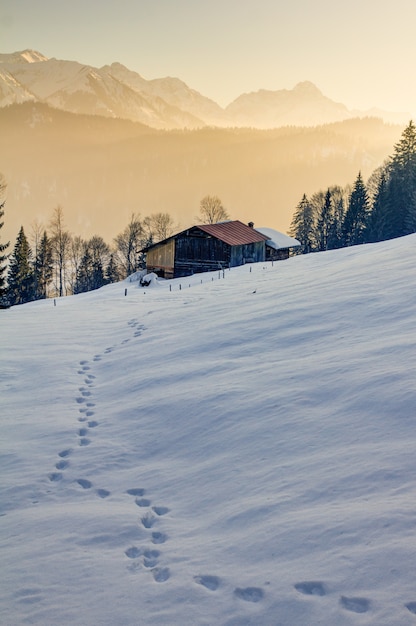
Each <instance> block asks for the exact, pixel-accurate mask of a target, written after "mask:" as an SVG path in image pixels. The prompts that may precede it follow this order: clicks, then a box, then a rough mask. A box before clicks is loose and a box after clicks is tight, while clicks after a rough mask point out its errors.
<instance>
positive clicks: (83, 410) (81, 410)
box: [78, 406, 88, 413]
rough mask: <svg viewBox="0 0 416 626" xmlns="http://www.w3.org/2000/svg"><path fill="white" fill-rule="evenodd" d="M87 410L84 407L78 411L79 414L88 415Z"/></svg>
mask: <svg viewBox="0 0 416 626" xmlns="http://www.w3.org/2000/svg"><path fill="white" fill-rule="evenodd" d="M87 410H88V409H87V408H86V407H85V406H83V407H82V409H78V411H79V413H86V412H87Z"/></svg>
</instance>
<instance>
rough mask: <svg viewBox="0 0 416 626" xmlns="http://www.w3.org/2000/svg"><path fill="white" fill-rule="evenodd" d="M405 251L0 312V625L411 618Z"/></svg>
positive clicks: (410, 299)
mask: <svg viewBox="0 0 416 626" xmlns="http://www.w3.org/2000/svg"><path fill="white" fill-rule="evenodd" d="M415 244H416V235H412V236H409V237H406V238H402V239H397V240H394V241H389V242H384V243H379V244H373V245H368V246H361V247H354V248H349V249H343V250H339V251H332V252H327V253H320V254H314V255H309V256H304V257H295V258H291V259H289V260H288V261H282V262H278V263H274V265H273V266H272V265H271V264H256V265H252V266H244V267H241V268H236V269H233V270H231V271H227V272H225V273H224V275H223V274H222V273H220V274H218V273H213V274H204V275H195V276H194V277H191V278H189V279H177V280H174V281H170V282H163V281H159V282H158V283H157V284H156V285H154V286H150V287H149V288H143V287H140V286H139V283H138V282H124V283H119V284H115V285H111V286H108V287H106V288H103V289H101V290H99V291H97V292H91V293H88V294H82V295H79V296H74V297H68V298H63V299H58V300H56V306H54V301H53V300H48V301H43V302H36V303H32V304H28V305H23V306H20V307H14V308H12V309H9V310H6V311H0V318H1V325H0V345H1V383H0V385H1V398H2V411H1V422H0V424H1V432H0V441H1V468H2V472H1V476H2V481H1V482H2V491H1V504H2V516H1V518H0V524H1V526H0V528H1V531H0V533H1V547H2V585H1V592H0V593H1V600H0V622H1V623H2V624H7V626H17V625H19V626H20V625H22V624H35V625H38V626H56V624H65V626H69V625H71V626H72V625H76V626H86V625H88V626H90V625H91V626H114V625H117V626H121V625H123V626H137V625H140V626H147V625H153V624H154V625H155V624H158V625H160V624H162V625H165V626H176V625H177V626H188V625H189V626H278V625H280V626H295V625H296V626H297V625H307V626H315V625H316V626H317V625H318V624H320V625H322V624H325V625H328V626H334V625H337V626H347V625H352V624H354V625H355V624H357V625H358V624H359V625H363V624H366V625H368V624H371V625H374V626H392V625H394V626H407V625H411V624H416V590H415V586H414V581H415V578H414V564H415V560H416V540H415V528H416V504H415V503H416V480H415V476H416V454H415V447H416V429H415V420H416V414H415V407H416V383H415V369H416V349H415V348H416V346H415V343H416V333H415V327H416V284H415V283H416V275H415V271H414V267H415ZM201 281H202V284H201ZM126 289H127V295H125V290H126Z"/></svg>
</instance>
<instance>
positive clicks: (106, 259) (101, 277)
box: [0, 175, 228, 307]
mask: <svg viewBox="0 0 416 626" xmlns="http://www.w3.org/2000/svg"><path fill="white" fill-rule="evenodd" d="M5 189H6V184H5V182H4V179H3V178H2V177H1V175H0V198H1V197H2V194H4V191H5ZM4 205H5V202H4V201H3V202H2V203H0V220H1V219H2V218H3V215H4ZM195 219H196V220H197V221H199V223H201V222H203V223H214V222H218V221H221V220H225V219H228V212H227V211H226V209H225V208H224V207H223V205H222V202H221V200H220V199H219V198H218V197H217V196H205V197H204V198H202V200H201V203H200V214H199V215H198V216H197V217H196V218H195ZM3 224H4V222H1V221H0V229H1V228H2V226H3ZM174 229H175V224H174V221H173V219H172V217H171V216H170V215H169V213H162V212H160V213H153V214H152V215H150V216H148V217H145V218H144V219H141V218H140V216H139V215H136V214H133V215H132V216H131V219H130V221H129V223H128V224H127V226H126V227H125V229H124V230H123V231H122V232H121V233H119V234H118V235H117V236H116V237H115V238H114V240H113V242H112V245H111V246H110V245H108V244H107V243H106V242H105V241H104V239H103V238H102V237H100V236H98V235H94V236H93V237H91V238H90V239H82V238H81V237H79V236H74V235H72V234H71V233H70V232H69V231H68V229H67V228H66V226H65V220H64V212H63V209H62V207H60V206H58V207H57V208H55V209H54V210H53V214H52V217H51V219H50V222H49V225H48V228H42V226H40V225H38V224H33V225H32V233H31V241H30V242H29V239H28V237H27V235H26V233H25V231H24V228H23V226H21V228H20V230H19V233H18V235H17V239H16V243H15V246H14V249H13V251H12V252H11V253H10V254H7V250H8V248H9V246H10V242H7V243H5V244H1V243H0V305H1V306H3V307H4V306H12V305H16V304H24V303H25V302H31V301H33V300H40V299H44V298H48V297H55V296H64V295H71V294H78V293H82V292H85V291H91V290H93V289H99V288H100V287H102V286H104V285H107V284H110V283H114V282H117V281H119V280H123V279H124V278H126V277H127V276H130V275H131V274H133V273H134V272H136V271H138V270H139V269H142V268H144V267H145V253H143V252H141V251H142V250H143V249H144V248H146V247H147V246H149V245H151V244H153V243H157V242H158V241H162V240H164V239H167V238H168V237H170V235H172V233H173V232H174ZM7 261H8V264H7Z"/></svg>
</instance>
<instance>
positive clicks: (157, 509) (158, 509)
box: [152, 506, 170, 515]
mask: <svg viewBox="0 0 416 626" xmlns="http://www.w3.org/2000/svg"><path fill="white" fill-rule="evenodd" d="M169 510H170V509H168V507H167V506H152V511H154V512H155V513H156V515H166V513H169Z"/></svg>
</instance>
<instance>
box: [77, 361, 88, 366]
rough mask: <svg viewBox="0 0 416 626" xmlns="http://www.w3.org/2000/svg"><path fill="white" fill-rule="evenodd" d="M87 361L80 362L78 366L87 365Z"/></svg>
mask: <svg viewBox="0 0 416 626" xmlns="http://www.w3.org/2000/svg"><path fill="white" fill-rule="evenodd" d="M87 363H88V361H80V362H79V364H80V365H87Z"/></svg>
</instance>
